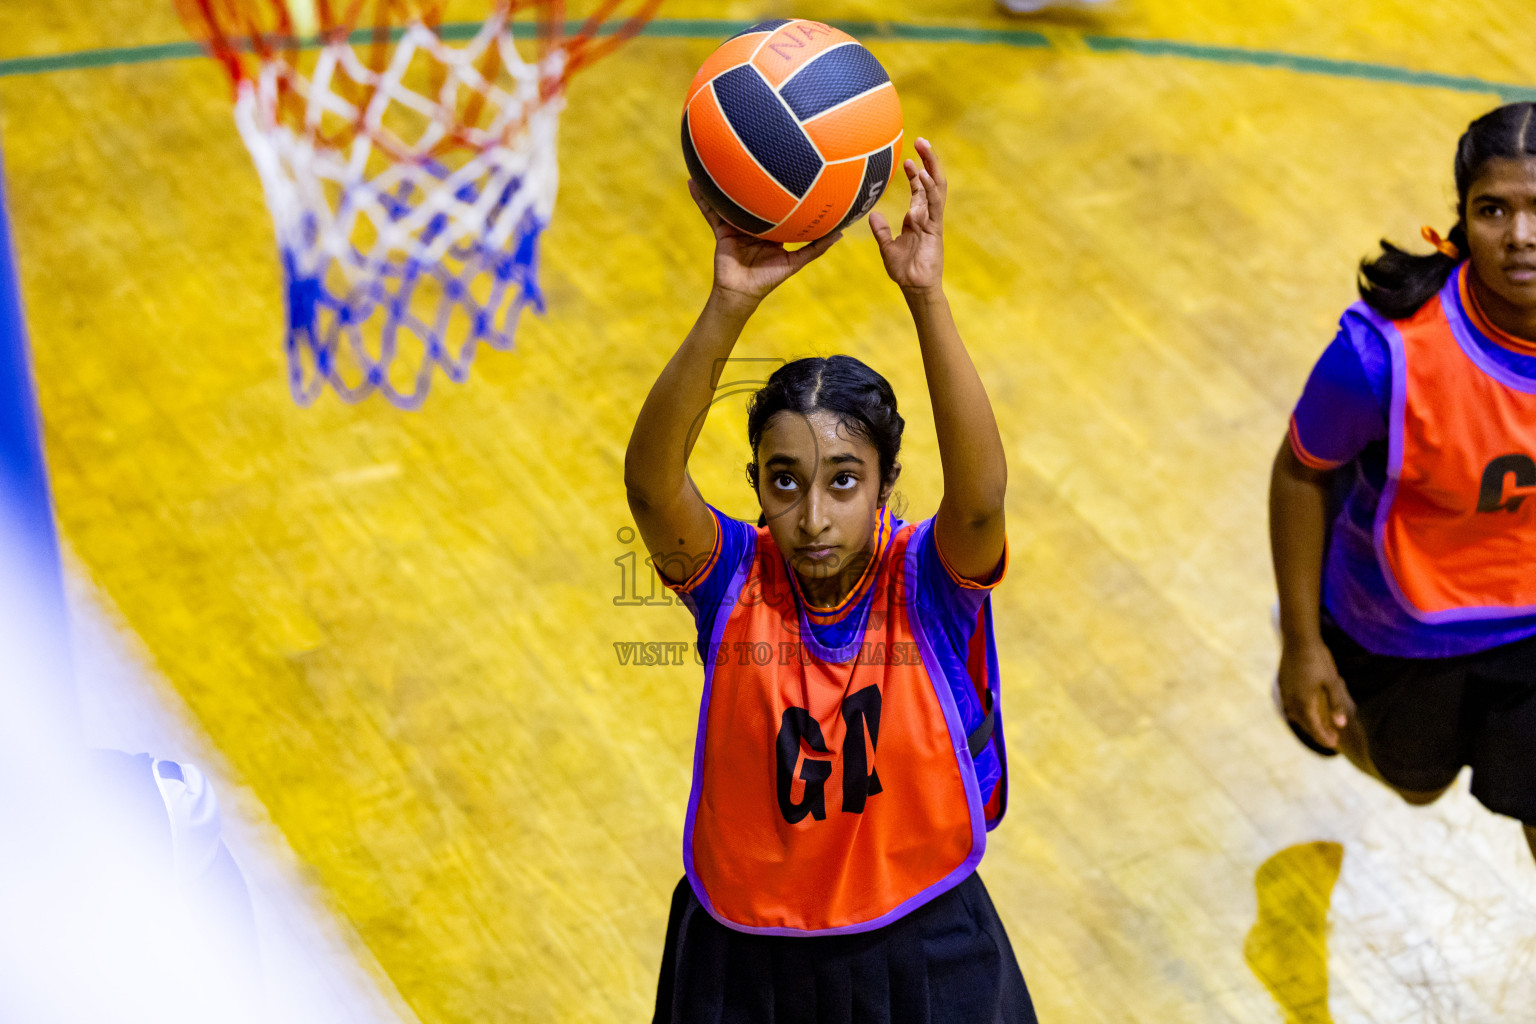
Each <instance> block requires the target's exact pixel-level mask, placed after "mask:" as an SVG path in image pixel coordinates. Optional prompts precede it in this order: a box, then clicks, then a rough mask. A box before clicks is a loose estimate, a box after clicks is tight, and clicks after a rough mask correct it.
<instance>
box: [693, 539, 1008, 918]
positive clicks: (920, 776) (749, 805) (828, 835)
mask: <svg viewBox="0 0 1536 1024" xmlns="http://www.w3.org/2000/svg"><path fill="white" fill-rule="evenodd" d="M713 511H714V514H715V518H716V521H717V523H718V530H717V534H716V540H715V547H714V550H713V552H712V553H711V555H710V558H709V559H708V561H707V562H706V563H705V564H704V565H703V566H701V567H700V568H699V569H698V571H696V572H695V573H694V574H693V576H692V577H690V578H689V579H688V580H687V581H685V582H684V583H682V584H678V585H675V586H674V589H675V590H677V591H678V592H679V594H680V595H681V596H682V599H683V601H684V603H685V604H686V605H687V606H688V607H689V608H690V610H691V611H692V612H693V613H694V617H695V621H696V623H697V626H698V649H699V653H700V657H701V659H702V661H703V663H704V666H705V669H704V671H705V678H704V693H703V698H702V701H701V706H700V715H699V732H698V739H697V742H696V745H695V754H694V770H693V787H692V791H691V793H690V796H689V804H688V819H687V826H686V828H685V837H684V844H683V847H684V848H683V861H684V866H685V868H686V870H687V875H688V879H689V882H690V883H691V885H692V888H693V890H694V893H695V895H697V897H698V899H699V901H700V903H701V904H702V905H703V906H704V907H705V909H706V910H708V911H709V913H710V914H711V915H713V916H714V917H715V918H716V919H717V920H719V921H720V922H721V923H723V924H725V925H727V926H729V927H731V928H735V929H737V930H740V931H746V932H752V933H756V934H769V935H808V934H843V933H852V932H860V931H866V930H869V929H873V928H878V927H881V926H883V925H885V924H888V923H890V922H892V921H895V920H897V919H899V918H900V917H902V916H903V915H905V914H907V913H909V912H910V911H912V910H913V909H916V908H917V907H918V906H921V905H922V904H924V903H926V902H927V901H928V900H931V899H933V898H934V897H936V896H938V895H940V894H941V893H943V892H946V891H948V890H949V889H951V888H953V887H954V886H955V885H958V884H959V883H960V882H962V881H964V880H965V878H966V877H968V876H969V875H970V874H971V872H972V871H973V870H974V869H975V867H976V864H977V863H978V862H979V861H980V859H981V855H982V851H983V849H984V848H985V845H986V833H987V831H988V830H989V829H990V828H992V827H993V826H995V825H996V824H997V822H998V821H999V820H1000V819H1001V818H1002V815H1003V811H1004V806H1005V802H1006V772H1005V765H1006V755H1005V752H1004V748H1003V738H1002V728H1001V725H1000V723H999V722H998V720H997V718H996V715H997V699H998V671H997V653H996V649H995V646H994V643H993V635H992V618H991V606H990V602H989V599H988V598H989V594H990V591H991V588H992V587H993V586H995V585H996V584H997V582H999V581H1000V579H1001V577H1002V567H1001V566H1000V567H999V572H998V574H997V577H996V578H995V579H993V580H992V581H991V582H989V583H986V584H982V583H977V582H974V581H972V580H968V579H965V578H963V577H961V576H959V575H957V574H956V573H955V572H954V571H953V570H951V569H950V568H949V566H948V565H946V564H945V562H944V560H943V557H942V556H941V555H940V553H939V549H938V546H937V541H936V539H935V536H934V531H933V521H932V520H931V519H930V520H925V521H923V522H921V523H915V524H913V523H905V522H903V521H901V520H897V519H894V518H892V517H891V516H890V515H889V514H888V513H887V512H885V511H884V510H882V511H881V515H880V520H879V525H878V528H877V530H876V534H875V543H874V557H873V558H872V559H871V561H870V563H869V565H868V566H867V567H866V569H865V571H864V573H863V575H862V576H861V578H860V579H859V581H858V583H857V584H856V585H855V586H854V588H853V590H852V591H851V592H850V593H849V594H848V596H847V597H846V598H845V599H844V600H843V601H842V602H841V603H840V604H839V605H838V606H837V607H836V608H830V609H825V608H815V607H813V606H810V605H808V604H807V603H806V601H805V600H804V598H803V595H802V594H801V593H800V588H799V583H798V579H797V577H796V576H795V573H794V571H793V569H791V568H790V566H789V565H788V564H787V563H786V562H785V560H784V557H783V555H782V554H781V553H780V551H779V549H778V547H777V545H776V544H775V543H774V541H773V538H772V536H771V535H770V534H769V532H768V530H767V529H766V528H763V527H753V526H751V525H749V524H747V523H744V522H741V521H738V520H735V519H731V518H730V517H728V516H725V515H723V514H722V513H720V512H719V511H718V510H713ZM989 713H990V716H991V717H989ZM973 751H974V753H973Z"/></svg>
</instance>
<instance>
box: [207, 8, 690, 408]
mask: <svg viewBox="0 0 1536 1024" xmlns="http://www.w3.org/2000/svg"><path fill="white" fill-rule="evenodd" d="M622 3H623V0H606V2H604V3H602V4H601V5H600V7H599V9H598V10H597V11H596V12H595V13H594V14H593V15H592V16H591V17H589V18H588V19H587V20H586V21H585V23H583V24H581V25H579V26H576V31H574V32H572V33H569V34H568V33H567V31H566V29H567V25H566V23H565V21H564V5H563V4H562V3H561V2H559V0H533V2H531V3H530V2H522V0H493V4H492V9H491V13H490V16H489V17H488V18H487V19H486V21H485V22H484V24H482V25H479V26H449V27H448V28H446V29H445V28H442V27H439V25H438V21H439V15H440V14H441V5H440V3H431V4H421V3H409V2H406V0H373V2H372V3H367V2H366V0H177V5H178V8H179V10H180V13H181V16H182V20H183V21H184V22H185V23H186V25H187V26H188V28H189V29H190V30H191V31H192V33H193V34H194V35H195V36H197V38H198V39H199V40H201V41H202V42H203V44H204V46H205V47H206V48H207V49H208V51H209V53H210V54H211V55H212V56H214V57H215V58H217V59H218V60H219V61H220V62H221V63H222V64H223V65H224V67H225V69H226V70H227V71H228V72H229V74H230V77H231V78H232V79H233V81H234V84H235V123H236V124H237V126H238V127H239V130H240V135H241V137H242V138H243V139H244V141H245V145H246V148H247V149H249V150H250V152H251V157H252V159H253V160H254V161H255V164H256V170H257V172H258V174H259V175H260V177H261V183H262V188H263V190H264V191H265V193H266V197H267V207H268V209H269V211H270V212H271V214H272V219H273V222H274V224H275V226H276V230H277V244H278V249H279V252H280V254H281V258H282V265H283V272H284V278H285V282H286V289H287V306H288V310H287V314H288V315H287V328H286V347H287V353H288V375H289V386H290V388H291V390H292V392H293V396H294V398H295V400H296V401H298V403H299V404H300V405H309V404H311V403H313V402H314V401H315V399H316V398H317V397H319V395H320V393H321V392H322V391H323V390H324V389H325V386H326V385H327V384H329V385H330V386H331V387H332V388H333V389H334V390H335V391H336V393H337V394H339V395H340V396H341V397H342V398H344V399H346V400H348V401H357V400H359V399H361V398H364V397H366V396H367V395H368V394H370V393H372V392H373V391H375V390H377V391H379V392H381V393H382V394H384V395H385V396H386V397H387V398H388V399H389V400H390V401H391V402H393V403H395V404H396V405H398V406H400V407H402V408H409V409H414V408H418V407H419V406H420V405H421V403H422V402H423V401H424V400H425V399H426V396H427V390H428V388H429V387H430V385H431V378H432V370H433V367H434V366H435V367H438V368H441V369H442V371H443V372H444V374H446V375H447V377H448V379H449V380H452V381H454V382H456V383H462V382H463V381H464V380H466V379H467V377H468V375H469V366H470V363H471V361H472V360H473V359H474V356H475V351H476V349H477V348H478V347H479V346H480V345H481V344H482V343H483V344H486V345H489V346H491V347H492V348H496V349H502V350H505V349H508V348H510V347H511V346H512V341H513V335H514V332H515V330H516V327H517V321H518V317H519V315H520V314H521V312H522V310H523V308H524V307H525V306H532V307H533V308H534V309H536V310H539V311H542V310H543V308H544V303H543V296H542V294H541V292H540V290H539V286H538V276H537V267H538V242H539V236H540V234H541V233H542V232H543V230H544V228H545V227H547V226H548V224H549V220H550V216H551V214H552V213H553V212H554V204H555V191H556V184H557V181H558V164H557V161H556V149H555V142H556V130H557V128H558V123H559V116H560V110H561V107H562V105H563V102H564V91H565V84H566V82H567V81H568V80H569V79H570V76H571V75H572V74H574V73H575V72H576V71H578V70H580V69H581V68H582V67H583V66H585V65H586V64H589V63H591V62H592V61H593V60H596V59H598V58H599V57H601V56H603V55H605V54H607V53H608V52H610V51H612V50H613V49H614V48H615V47H617V46H619V45H620V44H622V43H623V42H624V41H625V40H626V39H628V38H629V37H630V36H632V35H634V34H635V33H637V32H638V31H640V29H641V28H642V27H643V26H644V23H645V21H646V20H647V19H648V18H649V17H650V15H651V13H652V12H653V11H654V10H655V8H656V7H657V6H658V4H659V3H660V0H642V2H640V3H639V4H638V5H637V10H636V12H635V13H634V14H633V15H632V16H630V17H628V18H627V19H626V20H624V21H622V22H620V23H618V24H617V25H612V26H610V25H607V24H605V23H606V21H607V19H608V17H609V16H610V15H611V14H612V13H613V12H614V11H615V10H616V9H617V8H618V7H620V6H621V4H622ZM301 4H303V6H301ZM365 8H367V9H369V11H370V12H371V14H372V21H373V23H372V25H370V26H368V27H366V28H364V29H361V30H359V29H358V28H357V26H358V24H359V21H360V19H361V17H362V16H363V15H364V14H365V13H367V12H365ZM519 11H526V12H528V13H530V14H531V15H532V16H533V20H532V22H531V23H530V22H521V23H519V25H518V28H519V29H523V28H536V30H537V33H536V40H537V42H536V51H537V55H536V58H535V60H534V61H533V63H531V64H530V63H526V62H524V60H523V59H522V57H521V56H520V55H519V53H518V51H517V48H516V46H514V44H513V19H514V15H516V14H517V13H518V12H519ZM306 22H307V23H308V24H305V23H306ZM301 25H303V27H304V28H305V29H308V28H311V27H312V28H313V29H315V30H317V36H316V37H315V38H314V39H313V40H302V39H300V38H299V33H300V28H299V26H301ZM466 28H467V29H468V30H469V31H467V32H466V31H460V33H459V34H460V35H465V36H468V38H467V41H466V42H465V43H464V45H462V46H453V45H449V43H447V42H445V41H444V35H445V34H449V29H458V30H463V29H466ZM316 44H318V52H315V50H314V47H315V45H316Z"/></svg>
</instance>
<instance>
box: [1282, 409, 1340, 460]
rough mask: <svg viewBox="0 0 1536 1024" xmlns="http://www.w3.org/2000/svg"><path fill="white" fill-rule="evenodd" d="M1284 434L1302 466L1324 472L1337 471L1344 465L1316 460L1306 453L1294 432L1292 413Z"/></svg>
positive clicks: (1304, 446) (1313, 456)
mask: <svg viewBox="0 0 1536 1024" xmlns="http://www.w3.org/2000/svg"><path fill="white" fill-rule="evenodd" d="M1286 433H1287V435H1288V436H1289V437H1290V439H1291V452H1292V453H1293V454H1294V455H1295V456H1296V458H1297V460H1298V461H1299V462H1300V463H1301V464H1302V465H1303V466H1308V467H1310V468H1312V469H1316V470H1319V471H1321V472H1326V471H1328V470H1330V469H1338V468H1339V467H1340V466H1342V465H1344V463H1342V462H1333V461H1331V460H1329V459H1322V458H1318V457H1317V456H1316V455H1313V454H1312V453H1311V452H1309V451H1307V446H1306V445H1304V444H1302V443H1301V434H1300V433H1298V432H1297V430H1296V415H1295V414H1294V413H1292V414H1291V425H1290V427H1289V428H1288V429H1287V431H1286Z"/></svg>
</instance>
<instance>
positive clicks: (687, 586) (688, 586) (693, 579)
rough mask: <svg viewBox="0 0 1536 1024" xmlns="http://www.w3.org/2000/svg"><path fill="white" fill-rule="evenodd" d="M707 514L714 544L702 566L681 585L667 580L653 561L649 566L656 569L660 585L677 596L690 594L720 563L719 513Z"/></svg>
mask: <svg viewBox="0 0 1536 1024" xmlns="http://www.w3.org/2000/svg"><path fill="white" fill-rule="evenodd" d="M709 513H710V518H711V519H713V520H714V523H715V543H714V545H713V546H712V547H711V548H710V550H709V557H708V558H706V559H704V562H703V564H702V565H700V566H699V567H698V568H697V569H695V570H693V572H691V573H689V574H688V578H687V579H685V580H683V581H682V582H681V583H674V582H673V581H672V580H669V579H667V574H666V573H664V572H662V571H661V566H659V565H656V563H655V561H654V560H653V561H652V563H651V564H652V566H654V567H655V569H656V575H657V576H659V577H660V578H661V582H662V585H663V586H665V587H666V588H667V589H669V590H674V591H676V592H677V593H679V594H687V593H691V592H692V591H693V588H694V587H697V586H698V585H699V584H700V583H701V582H702V581H703V580H704V578H705V577H707V576H708V575H709V570H711V569H713V568H714V567H715V563H716V562H718V561H720V538H721V530H720V518H719V513H718V512H716V511H715V510H714V509H710V510H709Z"/></svg>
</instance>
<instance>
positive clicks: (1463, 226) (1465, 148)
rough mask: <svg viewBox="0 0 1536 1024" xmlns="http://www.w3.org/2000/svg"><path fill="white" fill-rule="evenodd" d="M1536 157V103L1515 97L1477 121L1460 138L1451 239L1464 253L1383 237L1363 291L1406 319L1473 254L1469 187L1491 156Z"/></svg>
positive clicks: (1367, 266) (1371, 302) (1386, 311)
mask: <svg viewBox="0 0 1536 1024" xmlns="http://www.w3.org/2000/svg"><path fill="white" fill-rule="evenodd" d="M1501 157H1502V158H1509V159H1520V158H1523V157H1536V103H1509V104H1506V105H1504V106H1502V107H1499V108H1498V109H1497V110H1493V111H1490V112H1489V113H1486V114H1484V115H1483V116H1482V117H1480V118H1478V119H1477V120H1476V121H1473V122H1472V124H1471V125H1470V126H1468V128H1467V130H1466V132H1465V133H1464V134H1463V135H1462V136H1461V141H1460V142H1458V143H1457V144H1456V226H1455V227H1453V228H1451V233H1450V236H1449V237H1448V238H1447V239H1446V240H1447V241H1448V242H1450V243H1451V244H1452V245H1454V246H1456V248H1457V250H1458V251H1459V252H1460V253H1461V256H1460V257H1458V258H1454V259H1453V258H1452V257H1450V256H1447V255H1445V254H1444V253H1442V252H1433V253H1430V254H1429V255H1427V256H1415V255H1414V254H1412V253H1410V252H1407V251H1406V250H1403V249H1399V248H1398V247H1397V246H1395V245H1393V244H1392V243H1391V242H1389V241H1387V240H1386V239H1382V240H1381V254H1380V255H1379V256H1377V257H1376V258H1375V259H1370V258H1367V259H1364V260H1361V261H1360V279H1359V282H1358V283H1359V286H1360V297H1361V298H1362V299H1364V300H1365V302H1366V304H1367V305H1368V306H1370V307H1371V308H1372V309H1374V310H1375V311H1376V312H1378V313H1380V314H1381V315H1382V316H1384V317H1386V318H1387V319H1389V320H1402V319H1404V318H1406V317H1410V316H1412V315H1413V314H1414V313H1417V312H1418V311H1419V307H1420V306H1422V305H1424V303H1426V302H1428V301H1429V300H1430V299H1432V298H1434V295H1435V293H1436V292H1438V291H1439V290H1440V289H1441V288H1442V287H1443V286H1444V285H1445V282H1446V279H1447V278H1449V277H1450V276H1451V271H1453V270H1455V269H1456V266H1457V264H1459V263H1460V262H1461V260H1463V259H1465V258H1466V257H1467V256H1469V255H1471V249H1470V247H1469V246H1468V244H1467V192H1468V191H1469V190H1470V189H1471V188H1472V183H1473V182H1474V181H1476V180H1477V177H1478V175H1480V174H1482V173H1483V168H1484V167H1486V166H1487V164H1488V161H1490V160H1495V159H1499V158H1501Z"/></svg>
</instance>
